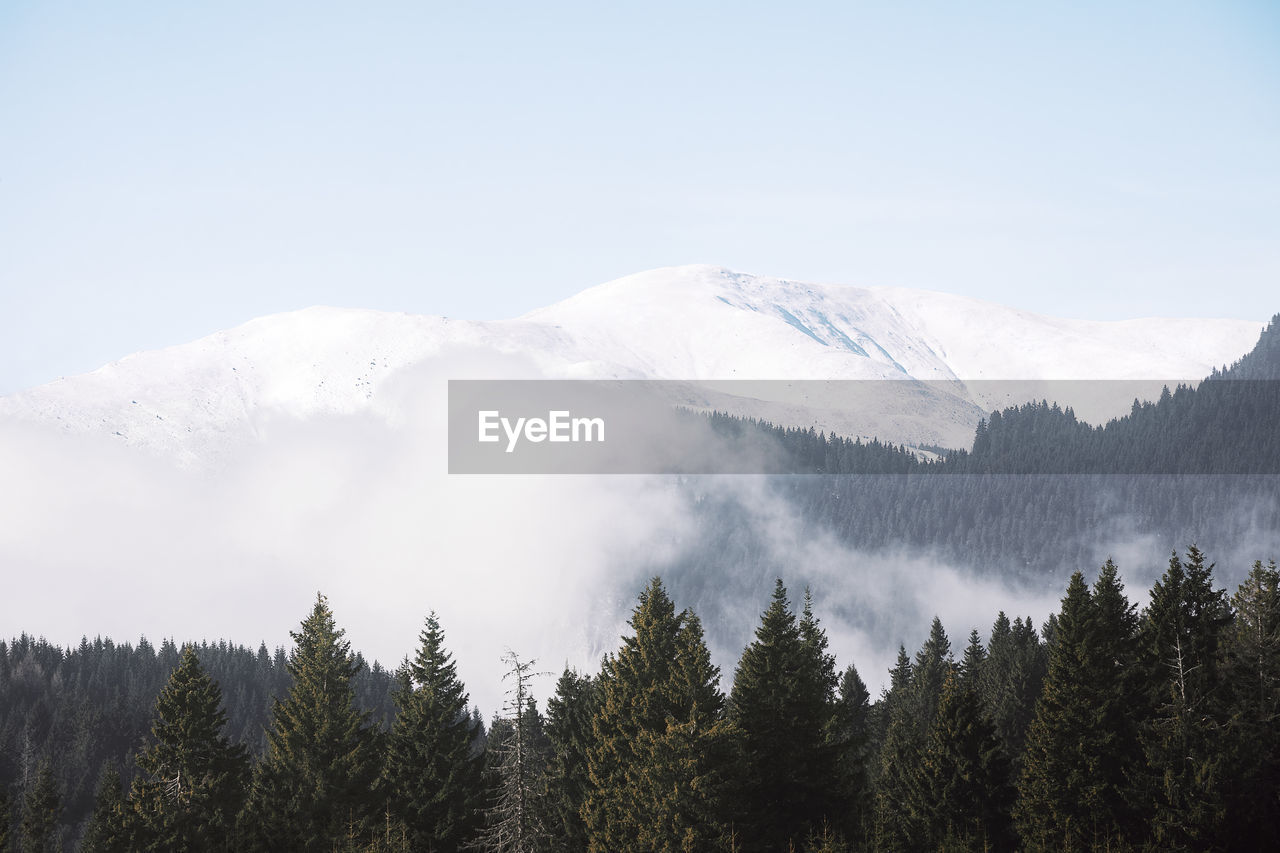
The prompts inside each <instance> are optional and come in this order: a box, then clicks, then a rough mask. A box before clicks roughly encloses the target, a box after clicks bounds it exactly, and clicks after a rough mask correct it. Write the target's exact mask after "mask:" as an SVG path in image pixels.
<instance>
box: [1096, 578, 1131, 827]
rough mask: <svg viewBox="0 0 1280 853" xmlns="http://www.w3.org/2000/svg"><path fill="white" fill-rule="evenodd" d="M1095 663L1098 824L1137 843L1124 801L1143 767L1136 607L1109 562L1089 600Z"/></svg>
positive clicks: (1127, 807) (1129, 805) (1128, 805)
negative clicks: (1102, 824)
mask: <svg viewBox="0 0 1280 853" xmlns="http://www.w3.org/2000/svg"><path fill="white" fill-rule="evenodd" d="M1090 604H1091V611H1092V621H1091V625H1090V643H1091V645H1092V651H1091V657H1092V659H1093V661H1094V662H1095V664H1096V667H1097V669H1096V670H1095V671H1094V675H1093V688H1094V691H1093V696H1094V701H1095V706H1094V709H1093V713H1094V719H1095V721H1096V722H1095V725H1094V729H1095V732H1096V733H1097V735H1098V737H1099V742H1098V745H1097V750H1098V754H1097V760H1096V763H1095V764H1094V769H1093V774H1094V783H1095V785H1096V786H1097V787H1098V788H1099V789H1100V790H1101V791H1102V793H1101V794H1100V795H1099V796H1100V798H1101V799H1102V801H1103V810H1102V812H1101V814H1099V815H1097V816H1096V817H1097V818H1098V820H1099V822H1100V823H1106V824H1108V825H1109V827H1110V828H1109V829H1108V830H1107V835H1108V837H1109V838H1123V839H1127V840H1129V841H1130V842H1133V843H1136V842H1137V841H1138V840H1140V838H1141V836H1142V833H1143V829H1144V827H1143V822H1142V818H1141V815H1140V813H1139V812H1138V811H1137V810H1136V809H1135V808H1133V806H1132V804H1131V803H1130V801H1129V800H1128V799H1127V798H1126V796H1125V791H1126V789H1127V788H1128V787H1129V780H1130V779H1132V778H1133V776H1134V774H1135V773H1136V772H1137V770H1138V768H1139V767H1140V765H1141V764H1142V748H1141V745H1140V743H1139V741H1138V726H1137V722H1136V719H1137V716H1138V715H1137V714H1136V713H1135V710H1136V709H1137V708H1139V707H1140V706H1141V704H1142V703H1141V699H1140V697H1139V696H1138V695H1137V692H1138V690H1139V684H1138V683H1137V681H1138V679H1139V677H1140V673H1139V669H1138V667H1137V656H1138V644H1137V632H1138V616H1137V605H1136V604H1134V603H1132V602H1131V601H1129V598H1128V596H1126V595H1125V592H1124V584H1123V582H1121V580H1120V572H1119V569H1117V568H1116V565H1115V563H1114V562H1112V561H1111V560H1110V559H1108V560H1107V561H1106V563H1104V564H1103V566H1102V568H1101V569H1099V571H1098V577H1097V579H1096V580H1095V581H1094V583H1093V590H1092V596H1091V601H1090Z"/></svg>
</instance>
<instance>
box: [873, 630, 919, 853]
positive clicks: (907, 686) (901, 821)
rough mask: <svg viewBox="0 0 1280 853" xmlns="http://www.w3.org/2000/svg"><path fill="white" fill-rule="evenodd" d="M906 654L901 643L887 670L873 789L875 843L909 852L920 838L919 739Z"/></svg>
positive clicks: (897, 852)
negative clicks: (887, 684) (880, 743)
mask: <svg viewBox="0 0 1280 853" xmlns="http://www.w3.org/2000/svg"><path fill="white" fill-rule="evenodd" d="M913 677H914V673H913V671H912V667H911V658H910V657H909V656H908V655H907V650H906V648H905V647H903V646H899V647H898V660H897V663H896V664H895V665H894V667H893V669H891V670H890V671H889V688H888V690H887V691H886V692H885V695H884V696H883V697H882V699H881V701H880V703H879V704H880V709H881V714H882V715H883V717H884V719H885V721H886V723H885V724H886V726H887V728H886V730H885V735H884V740H883V743H882V745H881V747H880V755H879V768H878V771H879V772H878V774H877V778H876V785H875V795H876V804H875V807H876V811H875V839H876V843H875V849H876V850H883V851H886V853H911V851H915V850H919V849H921V845H923V844H924V843H925V837H926V836H925V829H926V825H925V816H924V815H922V814H919V813H917V812H916V811H915V804H916V803H917V802H919V797H918V796H917V792H916V790H917V786H918V779H917V775H918V774H917V772H916V770H917V768H918V767H919V763H920V751H921V745H920V743H919V740H918V738H917V734H918V729H917V726H916V721H915V718H914V716H913V713H914V706H913V703H912V701H911V699H912V683H911V682H912V678H913Z"/></svg>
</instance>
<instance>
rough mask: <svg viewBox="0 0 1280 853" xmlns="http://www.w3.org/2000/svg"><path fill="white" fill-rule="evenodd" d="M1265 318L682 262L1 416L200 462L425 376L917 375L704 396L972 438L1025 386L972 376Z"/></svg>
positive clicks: (1113, 372) (400, 402) (278, 326)
mask: <svg viewBox="0 0 1280 853" xmlns="http://www.w3.org/2000/svg"><path fill="white" fill-rule="evenodd" d="M1262 327H1263V324H1262V323H1261V322H1254V321H1247V320H1194V319H1179V320H1172V319H1143V320H1128V321H1120V322H1094V321H1083V320H1064V319H1055V318H1050V317H1044V316H1039V315H1036V314H1031V313H1028V312H1025V311H1018V310H1015V309H1012V308H1006V307H1003V306H999V305H994V304H990V303H985V302H981V301H977V300H973V299H967V298H962V297H957V296H950V295H947V294H943V293H935V292H928V291H918V290H905V289H898V288H880V287H851V286H839V285H818V284H805V283H801V282H794V281H786V280H779V279H774V278H766V277H759V276H751V275H744V274H740V273H735V272H732V271H729V270H726V269H722V268H719V267H711V266H690V267H674V268H667V269H660V270H654V271H651V272H646V273H641V274H638V275H633V276H629V277H627V278H623V279H619V280H617V281H613V282H609V283H607V284H603V285H600V286H598V287H594V288H591V289H589V290H587V291H584V292H583V293H580V294H578V295H577V296H574V297H571V298H569V299H567V300H564V301H563V302H560V303H557V304H555V305H551V306H549V307H546V308H542V309H539V310H536V311H533V312H531V313H529V314H527V315H525V316H523V317H519V318H515V319H510V320H498V321H489V322H479V321H463V320H452V319H448V318H441V317H430V316H415V315H407V314H395V313H383V312H375V311H365V310H353V309H338V308H309V309H306V310H302V311H295V312H291V313H286V314H278V315H273V316H269V317H263V318H260V319H257V320H253V321H250V322H248V323H246V324H244V325H242V326H239V327H237V328H234V329H230V330H228V331H224V332H219V333H217V334H214V335H211V336H209V337H206V338H203V339H201V340H198V341H195V342H193V343H190V344H185V345H181V346H176V347H170V348H167V349H163V350H156V351H151V352H143V353H138V354H136V355H131V356H128V357H126V358H124V359H121V360H120V361H118V362H114V363H112V364H109V365H107V366H105V367H103V368H101V369H99V370H96V371H94V372H93V373H90V374H86V375H84V376H77V377H71V378H65V379H60V380H58V381H56V382H53V383H50V384H48V385H44V386H41V387H38V388H34V389H30V390H28V391H24V392H21V393H18V394H14V395H10V396H8V397H4V398H0V421H9V422H11V423H12V422H26V423H34V424H38V425H41V426H42V427H54V428H57V429H59V430H62V431H68V432H71V433H100V434H104V435H108V436H112V437H115V438H117V439H118V440H120V441H122V442H124V443H125V444H128V445H131V446H135V447H141V448H147V449H150V450H152V451H154V452H156V453H158V454H160V455H161V456H164V457H167V458H171V459H174V460H176V461H178V462H179V463H180V464H184V465H193V464H194V465H200V464H202V463H208V462H210V461H212V460H216V459H217V458H220V457H221V456H222V455H223V454H225V453H227V452H230V451H232V450H234V448H236V447H239V446H242V445H243V444H244V443H245V442H251V441H252V440H253V439H254V437H255V436H256V435H258V433H259V432H260V430H262V429H263V428H264V425H265V424H269V423H271V422H272V421H273V420H274V419H278V418H285V419H299V420H306V419H308V418H312V417H316V416H329V415H335V416H342V415H350V414H359V413H374V414H376V415H378V416H380V417H383V418H387V419H389V420H394V419H396V418H397V417H399V416H400V415H401V414H402V411H403V409H404V406H405V395H406V393H408V394H409V396H412V395H413V391H412V383H413V381H416V380H414V378H413V377H426V376H430V377H434V378H436V379H441V378H478V377H493V378H501V377H504V376H512V377H518V378H528V377H551V378H618V379H640V378H644V379H679V380H726V379H750V380H765V379H777V380H845V379H900V380H906V379H914V380H936V381H938V384H937V385H931V386H929V388H930V389H931V390H929V392H928V393H927V394H926V396H927V397H928V401H927V404H921V405H923V408H918V409H916V410H915V411H912V412H907V413H906V414H905V415H904V416H903V417H897V416H896V415H898V414H902V413H900V412H899V413H895V412H893V411H890V410H892V409H893V404H892V403H889V404H885V408H884V410H882V411H879V412H876V413H874V414H868V413H866V412H862V413H848V412H839V411H837V409H838V408H839V407H838V406H836V405H834V404H832V403H831V401H827V402H825V403H818V402H814V401H813V400H812V399H807V398H788V397H787V396H786V395H785V394H781V395H780V396H774V397H772V398H769V399H764V400H760V399H751V400H744V399H742V398H741V395H735V392H734V391H733V390H732V389H729V390H727V391H726V392H725V393H724V394H722V395H720V396H713V397H709V398H707V400H706V402H707V404H708V405H715V407H717V408H721V409H730V410H736V411H740V412H743V413H747V412H749V413H752V414H757V415H759V416H762V417H768V418H770V419H772V420H775V421H783V422H792V423H800V424H805V425H807V424H811V423H812V424H816V425H818V426H820V427H823V428H828V429H835V430H837V431H840V432H843V433H846V434H862V435H872V434H875V435H878V436H879V437H881V438H886V439H889V440H892V441H905V442H908V443H912V444H924V443H943V444H950V445H951V446H958V445H960V444H963V443H964V442H965V440H966V439H967V437H968V436H970V435H971V434H972V428H973V425H974V424H975V423H976V421H977V418H979V417H980V416H981V415H982V414H983V413H984V412H986V411H989V410H990V409H991V408H994V407H997V406H1000V405H1006V404H1009V403H1014V402H1019V401H1020V400H1019V399H1014V398H1015V397H1018V396H1019V394H1018V392H1016V391H1013V392H1011V391H1010V388H1009V386H996V387H995V388H993V387H992V386H983V385H981V384H976V385H975V384H973V383H972V382H971V380H990V379H1005V380H1041V381H1043V380H1075V379H1113V380H1114V379H1128V380H1151V379H1156V380H1176V379H1187V380H1194V379H1198V378H1200V377H1203V376H1204V375H1206V374H1208V373H1209V372H1210V370H1211V369H1212V368H1214V367H1216V366H1221V365H1223V364H1226V363H1229V362H1231V361H1233V360H1234V359H1236V358H1239V357H1240V356H1241V355H1242V354H1244V353H1245V352H1246V351H1247V350H1248V349H1249V348H1250V347H1251V346H1252V345H1253V343H1254V342H1255V341H1256V340H1257V337H1258V334H1259V332H1260V331H1261V329H1262ZM401 380H402V381H401ZM423 381H424V382H425V380H423ZM957 381H960V382H969V383H970V384H969V385H968V386H967V387H960V386H957V385H955V383H956V382H957ZM406 384H407V385H408V386H409V389H408V391H406ZM1043 387H1044V386H1042V385H1032V386H1028V391H1027V392H1026V393H1025V394H1023V395H1021V396H1022V397H1023V398H1030V397H1032V396H1036V397H1039V396H1045V394H1044V393H1043ZM390 388H394V389H395V391H394V393H391V392H389V391H388V389H390ZM997 389H998V390H997ZM1155 390H1157V391H1158V385H1157V386H1155ZM428 393H432V394H435V393H439V391H438V388H437V389H435V390H432V391H428V390H427V389H426V388H424V389H423V394H428ZM755 396H765V397H768V396H769V394H767V393H766V394H764V395H755ZM915 396H916V398H919V394H917V395H915ZM1048 396H1054V395H1053V394H1052V393H1050V394H1049V395H1048ZM1113 396H1114V398H1115V399H1112V400H1110V401H1108V402H1107V404H1106V406H1110V407H1111V408H1112V409H1113V410H1112V411H1102V410H1098V411H1095V412H1092V413H1086V412H1083V411H1082V412H1081V413H1082V414H1086V415H1087V414H1092V415H1093V416H1095V417H1097V416H1102V415H1108V416H1109V415H1114V414H1120V413H1122V412H1123V411H1124V410H1125V409H1126V408H1127V403H1128V402H1131V401H1132V399H1133V396H1134V394H1133V393H1131V392H1130V391H1129V390H1128V389H1122V390H1120V391H1119V392H1118V393H1117V394H1115V395H1113ZM1067 402H1070V401H1067ZM1104 408H1105V406H1104Z"/></svg>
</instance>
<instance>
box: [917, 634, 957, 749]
mask: <svg viewBox="0 0 1280 853" xmlns="http://www.w3.org/2000/svg"><path fill="white" fill-rule="evenodd" d="M951 664H952V661H951V641H950V640H949V639H948V638H947V632H946V630H944V629H943V627H942V620H941V619H939V618H938V617H937V616H935V617H933V623H932V624H931V625H930V626H929V639H927V640H926V641H925V643H924V645H923V646H922V647H921V648H920V651H918V652H916V657H915V663H914V665H913V666H912V668H911V690H910V692H909V694H908V695H909V697H910V698H909V700H908V701H909V702H910V703H911V705H912V713H913V715H914V717H915V722H916V729H917V734H918V741H917V742H918V743H920V744H923V743H924V739H925V738H926V737H927V736H928V733H929V728H930V727H931V726H932V725H933V720H934V717H936V716H937V714H938V703H939V701H940V700H941V699H942V683H943V682H944V681H945V680H946V677H947V673H948V672H950V670H951Z"/></svg>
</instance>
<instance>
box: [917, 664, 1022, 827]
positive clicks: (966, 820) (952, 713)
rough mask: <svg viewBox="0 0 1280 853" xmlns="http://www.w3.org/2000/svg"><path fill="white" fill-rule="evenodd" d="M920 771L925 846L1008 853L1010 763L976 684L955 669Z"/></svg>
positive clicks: (946, 685) (948, 679)
mask: <svg viewBox="0 0 1280 853" xmlns="http://www.w3.org/2000/svg"><path fill="white" fill-rule="evenodd" d="M971 646H972V644H971ZM979 648H981V646H979ZM967 657H968V656H967ZM921 770H922V776H923V780H922V784H921V787H920V790H921V794H922V796H921V798H920V801H919V803H918V804H917V809H918V811H919V812H920V813H922V814H925V815H927V816H928V818H927V821H926V824H927V827H928V837H929V846H930V848H932V849H939V850H948V851H961V850H964V851H987V850H995V851H999V850H1012V849H1013V847H1014V837H1013V832H1012V820H1011V818H1010V810H1011V808H1012V805H1013V788H1012V785H1011V783H1010V777H1009V761H1008V758H1007V757H1006V756H1005V754H1004V748H1003V747H1002V746H1001V745H1000V740H999V738H997V737H996V733H995V727H994V726H992V725H991V723H990V722H989V721H988V720H987V719H986V717H985V715H984V713H983V710H982V701H981V699H980V698H979V696H978V692H977V690H976V688H975V686H974V685H973V684H972V683H971V682H970V681H968V680H967V679H964V678H962V677H961V674H960V672H958V671H957V670H956V669H955V668H953V669H952V671H951V672H950V673H948V675H947V676H946V679H945V680H944V681H943V687H942V698H941V701H940V703H939V705H938V714H937V717H936V718H935V719H934V722H933V726H932V727H931V728H930V730H929V739H928V741H927V743H926V744H925V749H924V753H923V755H922V756H921Z"/></svg>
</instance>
